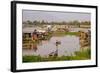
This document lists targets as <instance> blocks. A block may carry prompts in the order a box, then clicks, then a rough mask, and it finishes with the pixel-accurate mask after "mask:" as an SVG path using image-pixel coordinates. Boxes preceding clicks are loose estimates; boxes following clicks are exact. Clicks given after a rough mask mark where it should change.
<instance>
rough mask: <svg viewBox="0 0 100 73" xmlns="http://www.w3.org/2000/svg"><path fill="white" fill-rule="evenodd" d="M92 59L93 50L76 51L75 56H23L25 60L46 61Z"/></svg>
mask: <svg viewBox="0 0 100 73" xmlns="http://www.w3.org/2000/svg"><path fill="white" fill-rule="evenodd" d="M87 59H91V50H90V49H87V50H84V51H76V52H75V55H74V56H61V57H57V56H53V57H48V58H45V57H41V56H34V55H32V56H23V62H25V63H26V62H45V61H70V60H87Z"/></svg>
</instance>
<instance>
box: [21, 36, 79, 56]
mask: <svg viewBox="0 0 100 73" xmlns="http://www.w3.org/2000/svg"><path fill="white" fill-rule="evenodd" d="M79 50H80V45H79V37H77V36H70V35H67V36H61V37H56V36H53V37H51V38H50V40H42V41H39V43H37V44H34V43H31V49H24V48H23V56H25V55H40V56H41V57H48V56H70V55H74V52H75V51H79Z"/></svg>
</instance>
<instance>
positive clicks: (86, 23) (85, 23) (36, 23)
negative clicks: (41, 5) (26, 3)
mask: <svg viewBox="0 0 100 73" xmlns="http://www.w3.org/2000/svg"><path fill="white" fill-rule="evenodd" d="M23 24H30V25H39V24H45V25H48V24H49V25H53V24H58V25H66V24H69V25H80V24H83V25H90V24H91V22H90V21H82V22H79V21H77V20H75V21H69V22H65V21H62V22H47V21H44V20H42V21H37V20H35V21H30V20H27V21H23Z"/></svg>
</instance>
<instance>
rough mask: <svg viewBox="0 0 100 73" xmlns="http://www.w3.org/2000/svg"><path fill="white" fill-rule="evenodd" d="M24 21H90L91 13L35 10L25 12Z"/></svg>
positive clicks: (23, 13)
mask: <svg viewBox="0 0 100 73" xmlns="http://www.w3.org/2000/svg"><path fill="white" fill-rule="evenodd" d="M22 15H23V16H22V17H23V21H27V20H30V21H35V20H39V21H42V20H44V21H48V22H62V21H65V22H69V21H74V20H78V21H80V22H81V21H90V20H91V14H90V13H82V12H80V13H79V12H55V11H35V10H23V12H22Z"/></svg>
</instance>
